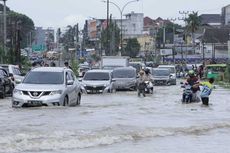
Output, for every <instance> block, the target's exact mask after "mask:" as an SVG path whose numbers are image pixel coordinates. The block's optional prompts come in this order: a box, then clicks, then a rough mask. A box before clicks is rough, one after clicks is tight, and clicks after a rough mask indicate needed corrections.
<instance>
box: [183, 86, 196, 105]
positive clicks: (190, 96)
mask: <svg viewBox="0 0 230 153" xmlns="http://www.w3.org/2000/svg"><path fill="white" fill-rule="evenodd" d="M182 84H183V83H182ZM181 87H182V88H184V90H183V95H182V103H193V102H200V98H199V97H198V95H197V92H195V93H194V92H193V90H192V86H191V85H189V84H188V83H185V84H183V85H182V86H181Z"/></svg>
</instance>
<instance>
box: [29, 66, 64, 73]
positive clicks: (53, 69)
mask: <svg viewBox="0 0 230 153" xmlns="http://www.w3.org/2000/svg"><path fill="white" fill-rule="evenodd" d="M65 69H67V68H65V67H36V68H34V69H32V70H31V71H33V72H63V71H64V70H65Z"/></svg>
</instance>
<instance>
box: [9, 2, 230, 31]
mask: <svg viewBox="0 0 230 153" xmlns="http://www.w3.org/2000/svg"><path fill="white" fill-rule="evenodd" d="M110 1H112V2H114V3H116V4H117V5H119V6H120V7H121V8H122V7H123V6H124V5H125V4H126V3H127V2H129V1H130V0H110ZM228 4H230V1H229V0H139V2H134V3H130V4H129V5H127V7H125V9H124V14H125V13H130V12H131V11H134V12H136V13H144V16H149V17H151V18H153V19H155V18H157V17H162V18H165V19H167V18H178V17H182V15H181V14H179V11H199V14H204V13H207V14H211V13H219V14H220V13H221V8H222V7H223V6H226V5H228ZM7 6H8V7H10V9H11V10H14V11H17V12H19V13H23V14H26V15H27V16H29V17H30V18H31V19H32V20H33V21H34V23H35V26H43V27H55V28H57V27H65V26H67V25H74V24H76V23H80V25H81V27H82V25H83V23H84V21H85V20H86V19H90V18H91V17H94V18H106V3H103V2H102V0H7ZM110 13H112V14H113V17H114V18H120V15H119V11H118V9H117V8H116V7H115V6H114V5H112V4H111V5H110Z"/></svg>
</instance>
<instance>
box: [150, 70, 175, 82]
mask: <svg viewBox="0 0 230 153" xmlns="http://www.w3.org/2000/svg"><path fill="white" fill-rule="evenodd" d="M152 76H153V84H154V85H170V84H171V82H170V70H169V69H164V68H153V69H152Z"/></svg>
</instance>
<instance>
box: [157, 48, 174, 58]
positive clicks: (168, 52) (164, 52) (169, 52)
mask: <svg viewBox="0 0 230 153" xmlns="http://www.w3.org/2000/svg"><path fill="white" fill-rule="evenodd" d="M172 54H173V51H172V49H160V55H162V56H165V55H172Z"/></svg>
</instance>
